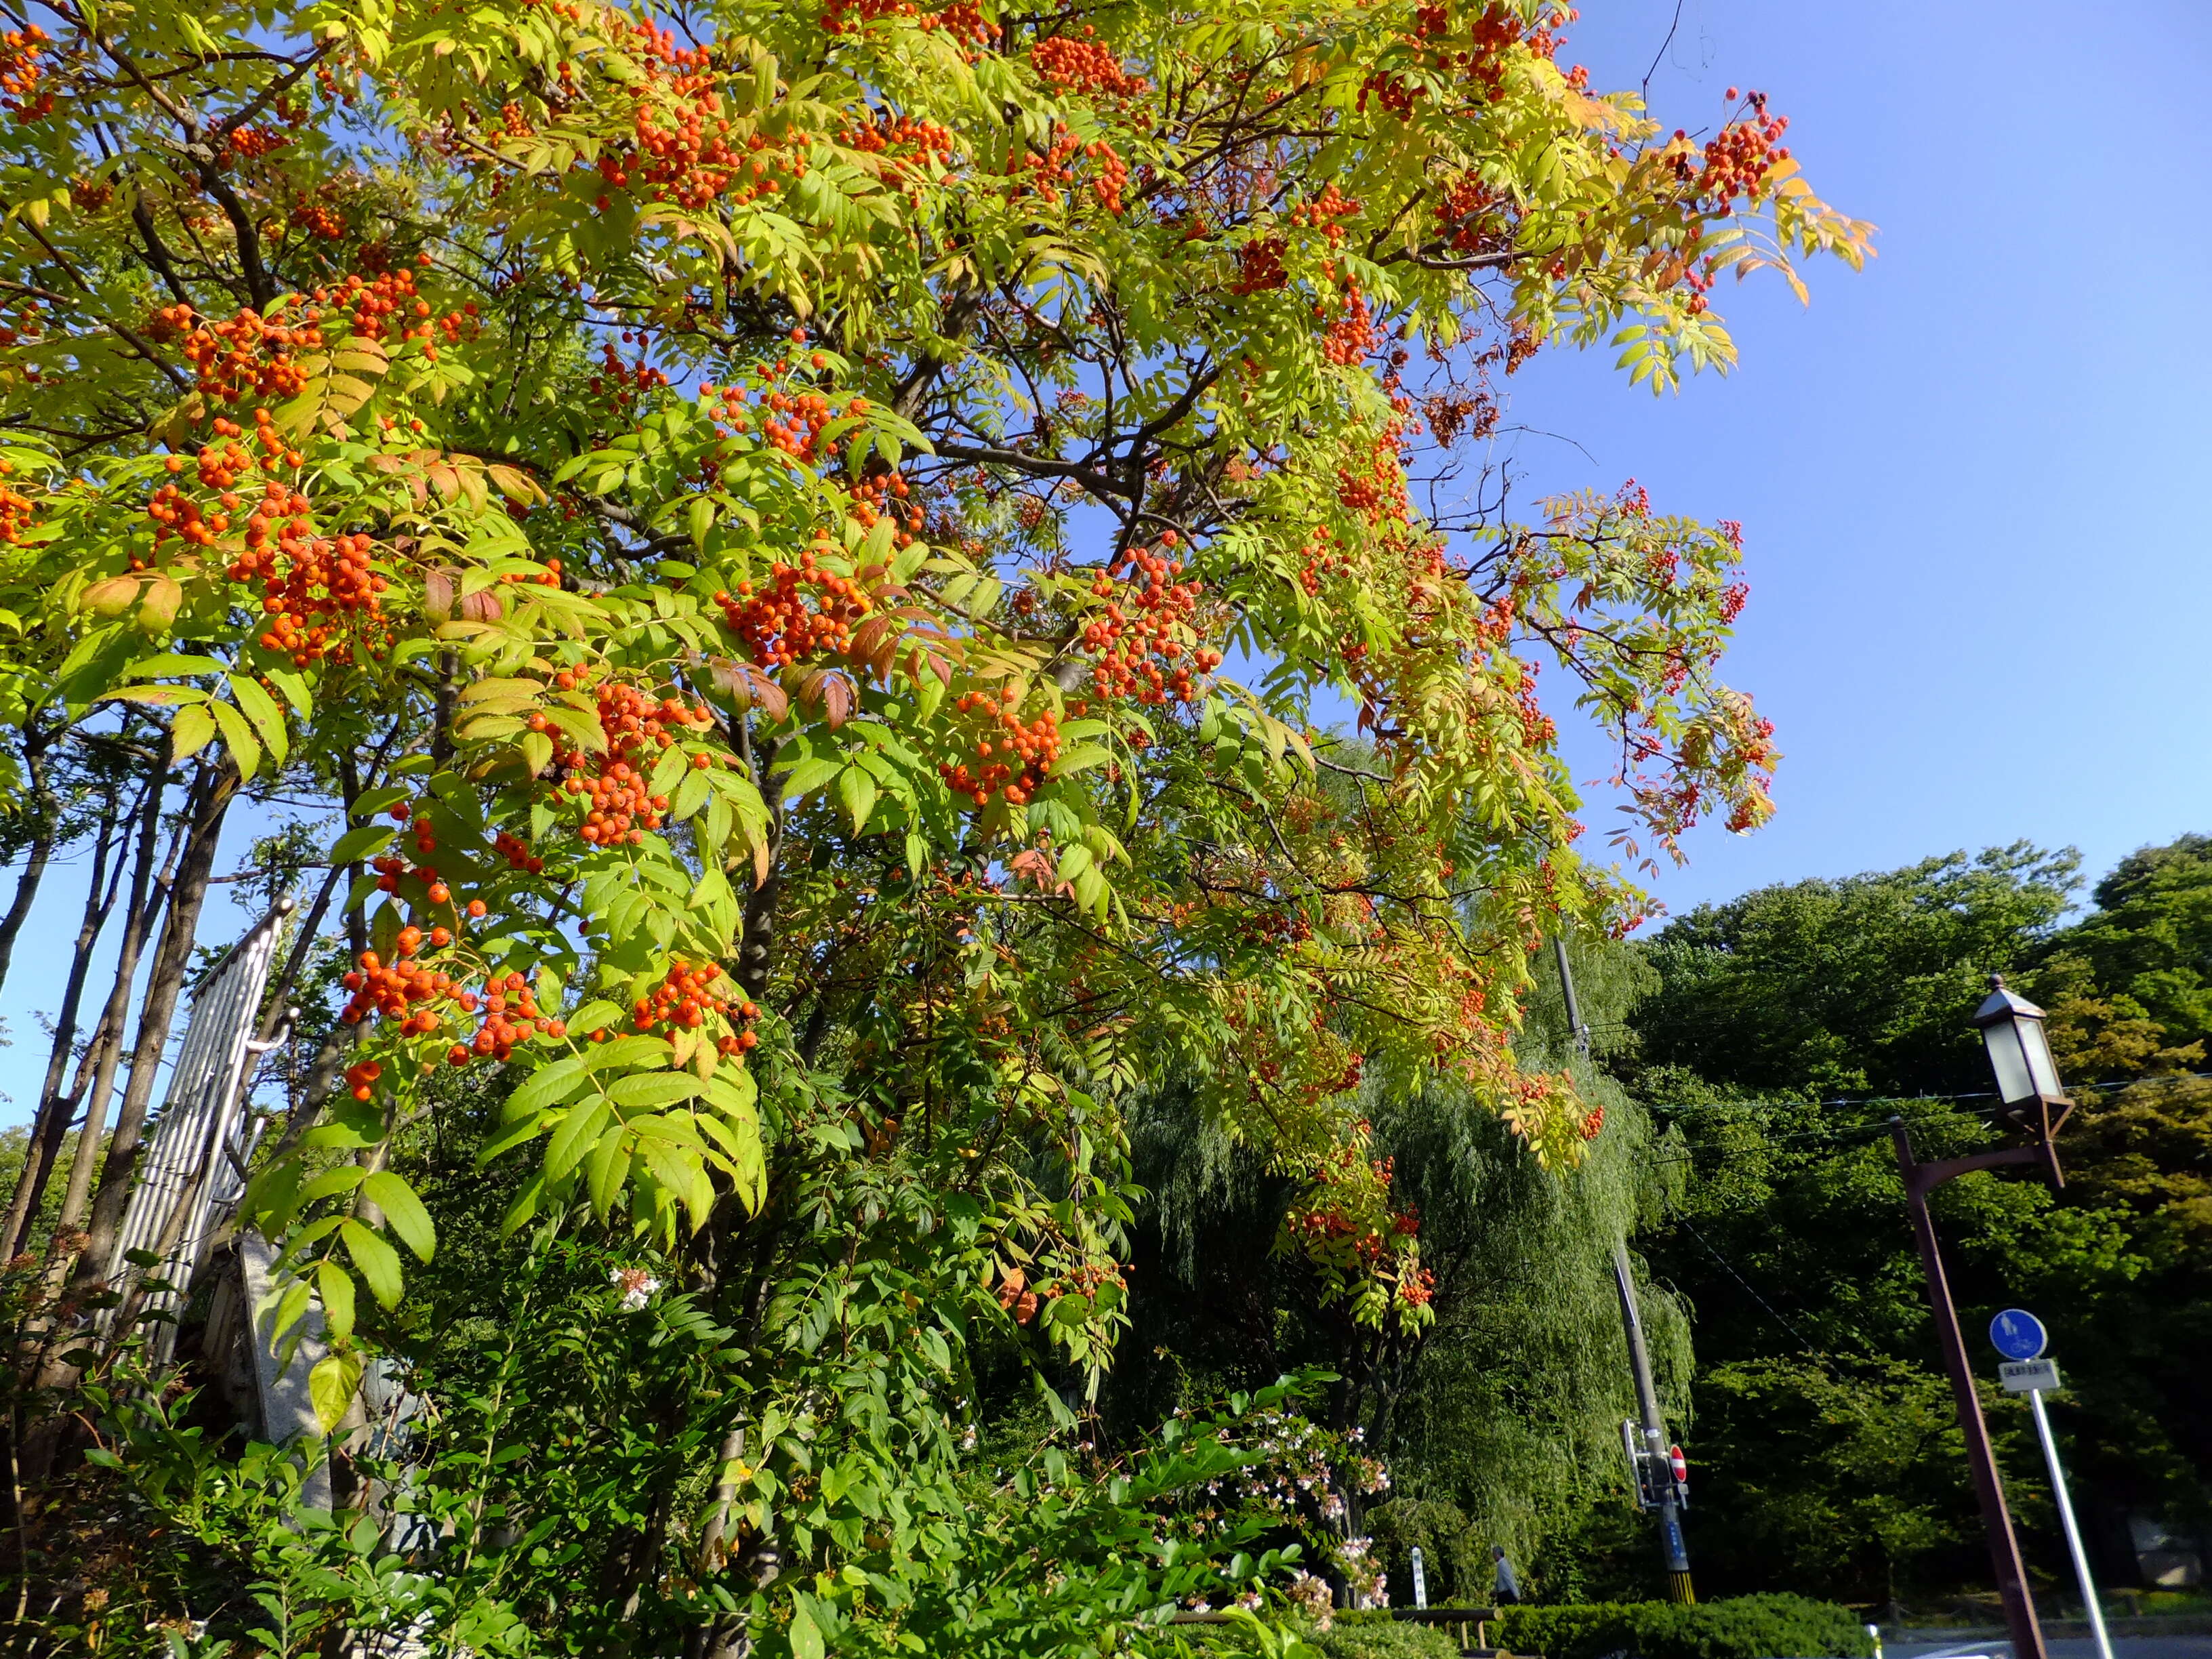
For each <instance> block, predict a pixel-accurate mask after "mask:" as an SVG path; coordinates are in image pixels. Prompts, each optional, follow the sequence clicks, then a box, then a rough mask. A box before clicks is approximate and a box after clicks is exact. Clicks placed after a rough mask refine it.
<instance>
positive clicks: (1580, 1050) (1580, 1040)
mask: <svg viewBox="0 0 2212 1659" xmlns="http://www.w3.org/2000/svg"><path fill="white" fill-rule="evenodd" d="M1552 959H1553V961H1554V962H1557V963H1559V989H1560V990H1561V991H1562V992H1564V993H1565V995H1566V1002H1567V1029H1568V1030H1569V1031H1570V1032H1571V1033H1572V1035H1573V1036H1574V1040H1575V1052H1576V1053H1577V1054H1580V1055H1581V1056H1582V1057H1583V1059H1584V1060H1588V1059H1589V1050H1590V1043H1589V1026H1587V1025H1585V1024H1583V1010H1582V1004H1580V1003H1579V1002H1577V1001H1576V1000H1575V975H1574V970H1573V969H1571V968H1569V967H1568V966H1567V936H1566V935H1565V933H1554V934H1553V935H1552Z"/></svg>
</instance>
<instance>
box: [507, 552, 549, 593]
mask: <svg viewBox="0 0 2212 1659" xmlns="http://www.w3.org/2000/svg"><path fill="white" fill-rule="evenodd" d="M499 580H500V585H501V586H504V587H515V586H531V587H558V586H561V561H560V560H558V559H548V560H546V561H545V568H544V569H543V570H541V571H539V572H538V574H536V575H534V576H533V575H532V574H530V573H529V572H528V571H526V570H510V571H508V572H507V574H505V575H504V576H501V578H500V579H499Z"/></svg>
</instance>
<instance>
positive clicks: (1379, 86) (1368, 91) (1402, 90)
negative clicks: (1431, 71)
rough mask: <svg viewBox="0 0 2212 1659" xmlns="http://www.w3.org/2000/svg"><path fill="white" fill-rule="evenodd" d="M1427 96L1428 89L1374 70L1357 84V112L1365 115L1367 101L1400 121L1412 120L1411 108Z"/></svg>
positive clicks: (1388, 73)
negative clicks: (1381, 107) (1375, 103)
mask: <svg viewBox="0 0 2212 1659" xmlns="http://www.w3.org/2000/svg"><path fill="white" fill-rule="evenodd" d="M1428 95H1429V89H1428V88H1426V87H1425V86H1422V85H1421V84H1420V83H1419V82H1413V81H1407V80H1406V79H1404V78H1402V77H1401V76H1395V75H1393V74H1391V73H1390V72H1389V70H1376V71H1375V72H1374V73H1372V74H1371V75H1370V76H1368V77H1367V78H1366V79H1365V80H1364V81H1363V82H1360V83H1359V112H1360V113H1361V114H1362V115H1364V114H1366V113H1367V100H1368V99H1369V98H1370V97H1371V98H1373V99H1374V100H1376V102H1377V103H1379V104H1381V105H1382V106H1383V108H1384V109H1385V110H1386V111H1388V112H1389V113H1390V114H1392V115H1395V116H1396V117H1397V118H1399V119H1400V120H1401V121H1408V120H1411V119H1412V118H1413V106H1414V104H1415V103H1416V102H1418V101H1419V100H1421V99H1423V98H1425V97H1427V96H1428Z"/></svg>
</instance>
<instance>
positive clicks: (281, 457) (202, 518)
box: [131, 409, 307, 581]
mask: <svg viewBox="0 0 2212 1659" xmlns="http://www.w3.org/2000/svg"><path fill="white" fill-rule="evenodd" d="M253 418H254V421H255V422H257V424H256V427H255V429H254V437H255V440H256V441H258V443H259V445H260V446H261V448H262V450H263V451H264V454H263V456H262V458H261V459H260V460H259V461H258V462H257V461H256V460H255V459H254V457H253V456H252V453H250V452H249V451H247V450H246V449H244V448H241V447H240V446H239V444H238V443H237V442H235V440H236V439H238V438H240V437H242V436H243V435H245V428H243V427H241V426H240V425H239V424H238V423H237V422H235V421H229V420H225V419H223V418H222V416H217V417H216V422H215V430H216V437H217V438H219V439H222V440H224V441H223V442H222V443H219V444H207V445H204V446H203V447H202V448H201V450H200V453H199V457H198V459H197V473H198V477H199V481H200V483H202V484H203V485H204V486H205V487H207V488H208V489H217V490H221V491H222V492H223V494H222V496H221V498H220V502H219V510H218V511H216V512H212V513H210V512H205V511H204V510H203V509H202V507H201V506H200V504H199V502H197V501H194V500H193V499H192V498H191V496H189V495H185V493H184V491H183V490H182V489H179V487H178V486H177V485H176V484H174V483H167V484H163V485H162V486H161V489H157V490H155V492H154V495H153V499H152V500H150V501H148V502H147V504H146V516H147V517H148V518H149V519H151V520H153V521H154V523H155V526H157V527H156V529H155V532H154V545H155V547H156V548H159V547H160V546H161V544H162V543H163V542H165V541H167V540H168V539H169V538H171V537H172V536H174V537H176V538H178V539H179V540H181V541H184V542H185V543H187V544H190V545H191V546H194V547H205V546H207V545H209V544H211V543H212V542H213V541H214V540H215V538H216V537H218V536H221V535H222V534H224V533H225V532H228V530H229V528H230V515H231V514H232V513H235V512H236V511H237V510H238V508H239V506H240V501H239V498H238V496H237V495H234V494H233V493H232V486H233V485H234V484H236V483H238V481H239V479H240V477H241V476H243V475H244V474H245V473H246V471H248V470H249V469H251V468H252V467H253V466H255V465H258V466H260V467H261V468H263V469H264V471H268V472H270V474H272V475H273V474H274V473H275V472H276V471H277V470H278V469H279V468H280V467H282V466H297V465H300V460H301V456H300V452H299V451H298V450H296V449H294V448H292V447H289V445H288V444H287V443H286V442H285V441H284V435H283V433H281V432H279V431H278V430H277V429H276V426H275V425H274V424H273V423H272V422H270V417H269V411H268V410H265V409H257V410H254V411H253ZM161 464H162V465H163V466H164V467H165V468H166V469H167V471H171V472H181V471H184V470H185V459H184V457H183V456H181V455H170V456H167V457H165V458H164V459H163V460H162V463H161ZM266 495H267V497H268V499H267V501H264V505H263V507H262V509H261V510H260V511H258V512H257V513H256V515H255V520H254V521H253V526H250V527H249V532H248V534H249V545H250V546H252V547H258V546H260V545H261V544H262V543H263V542H265V541H266V540H267V539H268V526H267V524H266V522H265V520H267V519H269V518H270V517H272V516H273V517H281V516H283V513H286V512H287V511H291V512H300V513H304V512H306V511H307V498H306V497H305V496H299V497H296V498H295V496H294V495H293V493H292V491H291V490H290V489H289V486H287V485H284V484H282V483H277V482H276V481H275V479H274V477H271V479H270V482H269V483H268V484H267V486H266ZM295 499H296V501H297V503H298V504H297V506H291V505H289V504H290V503H291V502H293V501H295ZM257 529H258V533H256V531H257ZM131 568H132V569H133V570H143V569H144V568H146V561H145V560H143V559H140V558H133V559H132V560H131ZM248 574H252V573H251V572H250V571H247V572H244V573H241V572H240V570H238V569H237V568H234V569H233V571H232V579H233V580H238V581H243V580H246V576H247V575H248Z"/></svg>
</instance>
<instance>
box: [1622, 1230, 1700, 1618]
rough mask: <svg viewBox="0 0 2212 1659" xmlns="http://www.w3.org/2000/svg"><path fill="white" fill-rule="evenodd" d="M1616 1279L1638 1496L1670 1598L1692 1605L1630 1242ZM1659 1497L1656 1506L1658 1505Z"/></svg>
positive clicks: (1677, 1498) (1694, 1595)
mask: <svg viewBox="0 0 2212 1659" xmlns="http://www.w3.org/2000/svg"><path fill="white" fill-rule="evenodd" d="M1613 1283H1614V1285H1615V1286H1616V1288H1618V1289H1619V1291H1620V1324H1621V1328H1622V1329H1623V1330H1624V1331H1626V1333H1627V1335H1628V1364H1629V1369H1630V1370H1632V1371H1633V1372H1634V1373H1635V1374H1636V1404H1637V1407H1638V1410H1639V1411H1640V1412H1641V1413H1643V1418H1644V1421H1643V1425H1642V1428H1643V1436H1644V1448H1643V1457H1642V1459H1641V1461H1640V1463H1639V1466H1638V1468H1635V1469H1634V1470H1632V1473H1634V1474H1636V1476H1637V1493H1638V1498H1639V1499H1641V1501H1642V1502H1643V1503H1644V1506H1645V1507H1646V1508H1647V1509H1650V1508H1656V1510H1658V1513H1659V1554H1660V1557H1661V1559H1663V1560H1664V1561H1665V1562H1666V1563H1667V1599H1668V1601H1683V1602H1691V1601H1696V1600H1697V1599H1698V1592H1697V1590H1696V1589H1695V1587H1694V1586H1693V1585H1692V1583H1691V1582H1690V1552H1689V1547H1688V1546H1687V1545H1686V1543H1685V1542H1684V1541H1683V1539H1682V1503H1681V1497H1682V1494H1681V1489H1680V1483H1679V1482H1678V1481H1677V1480H1676V1479H1675V1476H1674V1470H1673V1467H1672V1460H1671V1458H1670V1456H1669V1448H1668V1443H1667V1420H1666V1419H1664V1418H1663V1417H1662V1416H1661V1415H1660V1414H1659V1390H1658V1389H1656V1388H1655V1387H1653V1386H1652V1383H1651V1355H1650V1351H1649V1350H1648V1349H1647V1348H1645V1346H1644V1316H1643V1315H1642V1314H1641V1313H1640V1312H1639V1311H1638V1308H1637V1305H1636V1276H1635V1275H1634V1274H1633V1273H1631V1272H1630V1271H1629V1267H1628V1245H1627V1243H1626V1241H1624V1242H1622V1243H1618V1244H1615V1245H1614V1246H1613ZM1655 1496H1656V1500H1657V1501H1656V1504H1655V1503H1654V1502H1653V1498H1654V1497H1655Z"/></svg>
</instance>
